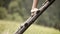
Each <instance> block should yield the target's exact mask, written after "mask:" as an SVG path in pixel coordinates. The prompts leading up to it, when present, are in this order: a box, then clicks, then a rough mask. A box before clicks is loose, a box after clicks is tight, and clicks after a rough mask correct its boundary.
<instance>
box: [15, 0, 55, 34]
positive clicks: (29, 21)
mask: <svg viewBox="0 0 60 34" xmlns="http://www.w3.org/2000/svg"><path fill="white" fill-rule="evenodd" d="M54 1H55V0H51V1H50V0H49V1H48V0H47V1H46V2H45V3H44V5H42V6H41V8H40V9H39V10H38V11H37V13H36V15H34V16H31V17H29V18H28V19H27V20H26V21H25V22H24V24H23V25H22V26H21V27H20V28H19V29H18V31H17V32H16V33H15V34H23V33H24V32H25V31H26V30H27V28H28V27H29V26H30V25H31V24H33V22H34V21H35V20H36V19H37V18H38V17H39V16H40V15H41V14H42V13H43V12H44V11H45V10H46V9H47V8H48V7H49V6H50V5H51V4H52V3H53V2H54Z"/></svg>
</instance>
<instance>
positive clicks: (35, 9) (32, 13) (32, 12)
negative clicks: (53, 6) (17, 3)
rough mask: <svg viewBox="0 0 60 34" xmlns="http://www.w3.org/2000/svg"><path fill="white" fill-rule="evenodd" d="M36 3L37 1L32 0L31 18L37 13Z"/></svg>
mask: <svg viewBox="0 0 60 34" xmlns="http://www.w3.org/2000/svg"><path fill="white" fill-rule="evenodd" d="M38 1H39V0H33V5H32V9H31V16H34V15H35V14H36V12H37V11H38V9H37V5H38ZM47 1H51V0H46V1H45V2H47Z"/></svg>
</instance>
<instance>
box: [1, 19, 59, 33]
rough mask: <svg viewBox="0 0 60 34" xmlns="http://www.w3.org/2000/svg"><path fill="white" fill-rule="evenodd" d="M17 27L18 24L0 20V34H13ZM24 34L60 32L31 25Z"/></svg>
mask: <svg viewBox="0 0 60 34" xmlns="http://www.w3.org/2000/svg"><path fill="white" fill-rule="evenodd" d="M19 26H20V24H19V23H18V22H14V21H5V20H0V34H14V33H15V31H16V30H17V29H18V27H19ZM24 34H60V32H59V31H58V30H56V29H54V28H48V27H43V26H38V25H31V26H30V27H29V28H28V29H27V30H26V31H25V32H24Z"/></svg>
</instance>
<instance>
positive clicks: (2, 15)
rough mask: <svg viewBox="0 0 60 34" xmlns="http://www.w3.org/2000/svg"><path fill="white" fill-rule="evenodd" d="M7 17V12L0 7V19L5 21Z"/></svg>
mask: <svg viewBox="0 0 60 34" xmlns="http://www.w3.org/2000/svg"><path fill="white" fill-rule="evenodd" d="M6 17H7V10H6V9H5V8H3V7H0V19H4V18H6Z"/></svg>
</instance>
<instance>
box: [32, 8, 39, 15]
mask: <svg viewBox="0 0 60 34" xmlns="http://www.w3.org/2000/svg"><path fill="white" fill-rule="evenodd" d="M37 11H38V9H37V8H34V9H32V10H31V16H34V15H36V12H37Z"/></svg>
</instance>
